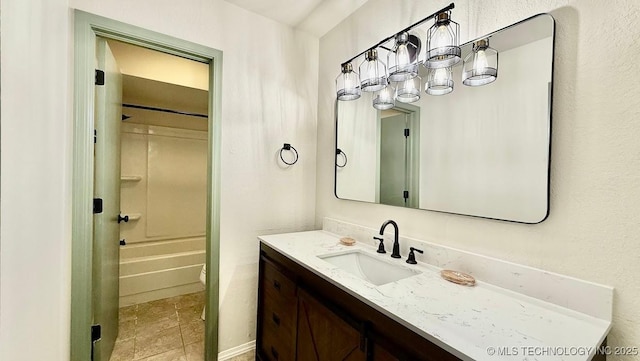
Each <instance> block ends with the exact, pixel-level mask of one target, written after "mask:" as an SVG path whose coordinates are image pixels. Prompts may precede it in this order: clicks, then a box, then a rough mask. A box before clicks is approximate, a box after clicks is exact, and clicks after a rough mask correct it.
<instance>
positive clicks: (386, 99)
mask: <svg viewBox="0 0 640 361" xmlns="http://www.w3.org/2000/svg"><path fill="white" fill-rule="evenodd" d="M395 98H396V89H395V88H394V87H392V86H391V85H387V87H386V88H384V89H382V90H380V91H379V92H378V93H377V94H376V96H375V97H374V98H373V107H374V108H376V109H379V110H386V109H391V108H393V107H394V106H395V105H396V100H395Z"/></svg>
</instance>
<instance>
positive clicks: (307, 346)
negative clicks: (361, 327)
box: [296, 290, 366, 361]
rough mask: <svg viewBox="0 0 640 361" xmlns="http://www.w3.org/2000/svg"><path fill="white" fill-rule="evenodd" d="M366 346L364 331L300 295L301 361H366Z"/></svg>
mask: <svg viewBox="0 0 640 361" xmlns="http://www.w3.org/2000/svg"><path fill="white" fill-rule="evenodd" d="M365 347H366V343H365V340H364V337H363V335H362V334H361V331H358V330H356V329H355V328H353V327H352V326H351V325H350V324H348V323H347V322H345V321H344V320H343V319H342V318H340V317H338V316H337V315H336V314H335V313H333V312H332V311H331V310H330V309H328V308H327V307H325V306H324V305H322V303H320V301H318V300H317V299H315V298H314V297H312V296H311V295H309V294H308V293H306V292H304V291H302V290H301V291H300V292H299V293H298V342H297V353H296V354H297V359H298V360H305V361H324V360H327V361H328V360H344V361H366V354H365Z"/></svg>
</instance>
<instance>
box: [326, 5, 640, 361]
mask: <svg viewBox="0 0 640 361" xmlns="http://www.w3.org/2000/svg"><path fill="white" fill-rule="evenodd" d="M447 4H448V1H446V2H445V1H435V2H424V1H417V0H416V1H404V2H402V3H399V2H397V1H391V0H370V1H368V2H367V3H366V4H365V5H363V6H362V7H361V8H360V9H358V11H357V12H356V13H355V15H354V16H352V17H351V18H349V19H347V20H346V21H344V22H343V23H341V24H340V25H339V26H337V27H336V28H334V29H333V30H332V31H331V32H329V33H327V34H326V35H325V36H324V37H323V38H321V40H320V72H319V74H320V76H319V94H318V96H319V99H318V162H317V165H318V169H317V176H318V180H317V197H316V204H317V207H316V225H317V226H318V227H320V226H321V222H322V218H323V217H325V216H331V217H334V218H338V219H343V220H347V221H350V222H353V223H357V224H363V225H366V226H369V227H372V228H376V227H379V226H380V224H381V223H382V222H383V221H384V220H386V219H394V220H396V221H397V222H398V224H399V226H400V232H401V234H404V235H406V236H412V237H416V238H419V239H427V240H430V241H433V242H436V243H440V244H445V245H448V246H453V247H456V248H462V249H465V250H469V251H472V252H477V253H480V254H483V255H488V256H494V257H497V258H501V259H506V260H509V261H513V262H517V263H521V264H525V265H530V266H533V267H538V268H542V269H546V270H550V271H554V272H559V273H562V274H566V275H570V276H575V277H577V278H581V279H585V280H589V281H594V282H598V283H603V284H606V285H611V286H614V287H615V288H616V291H615V300H614V319H613V329H612V331H611V334H610V336H609V344H610V345H611V346H635V345H637V343H638V342H637V341H638V340H640V327H638V319H640V301H639V300H640V286H638V285H639V283H638V282H637V281H636V280H635V277H636V275H637V274H639V273H640V263H639V262H638V261H637V258H638V254H640V243H639V242H637V234H638V231H639V230H640V212H638V204H640V187H638V179H640V168H638V167H637V166H635V165H636V164H637V163H638V161H639V160H640V143H638V141H637V139H638V136H640V127H638V124H637V119H638V115H640V100H639V99H640V97H638V96H637V95H638V94H639V92H640V73H639V72H637V71H635V70H634V69H635V68H636V67H637V61H635V60H636V59H637V49H639V48H640V3H639V2H637V1H633V0H626V1H617V2H615V4H612V3H607V2H597V1H589V2H585V1H577V0H573V1H569V0H566V1H546V0H536V1H527V2H512V1H508V0H483V1H477V0H469V1H456V8H455V9H454V12H453V16H454V20H457V21H459V22H460V23H461V33H462V40H463V41H467V40H470V39H474V38H476V37H478V36H481V35H482V34H486V33H488V32H491V31H494V30H496V29H499V28H502V27H505V26H508V25H510V24H512V23H514V22H516V21H519V20H522V19H524V18H527V17H529V16H531V15H534V14H537V13H541V12H550V13H551V14H552V15H553V16H554V17H555V19H556V26H557V28H556V57H555V73H554V104H553V110H552V111H553V130H552V132H553V133H552V143H553V145H552V160H551V200H550V201H551V203H550V209H551V211H550V215H549V218H548V219H547V220H546V221H544V222H543V223H541V224H538V225H525V224H518V223H509V222H501V221H493V220H486V219H478V218H471V217H466V216H457V215H449V214H441V213H436V212H429V211H421V210H413V209H403V208H396V207H389V206H384V205H373V204H366V203H360V202H353V201H344V200H338V199H336V198H335V197H334V196H333V194H332V193H333V172H332V171H331V170H332V169H333V159H334V156H333V142H334V125H333V99H335V84H334V79H335V77H336V76H337V74H338V72H339V71H340V63H341V62H342V61H344V60H345V59H348V58H349V57H351V56H352V55H353V54H355V53H357V52H360V51H362V50H363V49H366V48H367V47H368V46H371V45H372V44H375V43H376V42H377V41H378V40H379V39H381V38H383V37H385V36H387V35H388V34H391V33H393V32H394V31H397V30H398V29H401V28H403V27H404V26H406V25H408V24H410V23H412V22H415V21H417V20H419V19H420V18H421V17H423V16H426V15H428V14H429V13H431V12H433V11H435V10H437V9H439V8H441V7H443V6H445V5H447ZM612 6H613V8H612ZM612 11H614V12H615V14H617V16H616V17H615V18H616V20H615V21H612V19H611V18H610V17H607V16H603V14H608V13H611V12H612ZM371 19H385V21H381V22H376V23H375V25H374V24H373V23H372V22H371ZM604 29H606V30H604ZM609 359H610V360H631V359H635V360H638V359H639V358H638V356H635V357H634V356H625V357H617V358H616V357H613V356H611V357H610V358H609Z"/></svg>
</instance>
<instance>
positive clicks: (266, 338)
mask: <svg viewBox="0 0 640 361" xmlns="http://www.w3.org/2000/svg"><path fill="white" fill-rule="evenodd" d="M259 267H260V275H259V283H258V285H259V286H258V318H257V335H256V336H257V337H256V350H257V352H256V359H257V360H260V361H294V360H298V361H449V360H459V359H458V358H457V357H455V356H453V355H451V354H450V353H448V352H446V351H444V350H443V349H441V348H439V347H438V346H436V345H434V344H433V343H431V342H430V341H428V340H427V339H425V338H423V337H422V336H420V335H418V334H416V333H415V332H413V331H411V330H409V329H407V328H406V327H404V326H403V325H401V324H400V323H399V322H397V321H395V320H393V319H391V318H389V317H388V316H386V315H385V314H383V313H382V312H380V311H378V310H377V309H375V308H373V307H371V306H369V305H367V304H366V303H364V302H362V301H360V300H359V299H357V298H356V297H354V296H352V295H351V294H349V293H347V292H346V291H344V290H342V289H340V288H339V287H337V286H335V285H334V284H332V283H331V282H330V281H328V280H326V279H324V278H322V277H320V276H318V275H317V274H315V273H314V272H312V271H310V270H308V269H307V268H305V267H303V266H301V265H300V264H298V263H296V262H294V261H293V260H291V259H289V258H287V257H286V256H284V255H282V254H281V253H279V252H278V251H276V250H274V249H272V248H271V247H269V246H268V245H266V244H264V243H261V244H260V266H259Z"/></svg>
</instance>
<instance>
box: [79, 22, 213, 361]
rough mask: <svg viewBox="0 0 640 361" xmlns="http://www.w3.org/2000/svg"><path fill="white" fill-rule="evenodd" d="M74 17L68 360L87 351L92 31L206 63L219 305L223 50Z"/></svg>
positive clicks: (208, 348)
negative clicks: (207, 65) (207, 66)
mask: <svg viewBox="0 0 640 361" xmlns="http://www.w3.org/2000/svg"><path fill="white" fill-rule="evenodd" d="M74 17H75V23H74V25H75V28H74V82H73V85H74V104H73V111H74V115H73V116H74V120H73V138H72V139H73V145H72V150H73V160H72V189H73V196H72V197H73V198H72V204H71V209H72V236H71V345H70V346H71V347H70V360H72V361H86V360H89V359H90V357H91V335H90V333H91V332H90V331H91V322H92V306H91V290H92V282H93V280H92V263H93V262H92V255H93V245H92V240H93V209H92V204H93V176H94V173H93V172H94V170H93V167H94V161H93V149H94V143H93V137H94V133H93V131H94V96H95V89H94V87H95V85H94V82H95V54H96V37H97V36H101V37H104V38H107V39H114V40H119V41H122V42H125V43H129V44H133V45H138V46H142V47H145V48H149V49H153V50H158V51H161V52H164V53H168V54H172V55H177V56H180V57H183V58H187V59H191V60H195V61H199V62H203V63H207V64H209V114H208V116H209V132H208V152H209V154H208V157H207V159H208V161H207V214H206V252H207V257H206V265H207V275H206V277H207V278H206V279H207V282H206V289H205V293H206V300H207V301H206V308H207V309H208V310H216V311H217V310H218V309H219V308H218V305H219V264H220V257H219V250H220V179H221V176H220V163H221V162H220V155H221V147H220V145H221V134H222V132H221V130H222V111H221V105H222V93H221V90H222V51H220V50H216V49H212V48H209V47H206V46H203V45H199V44H195V43H191V42H189V41H186V40H181V39H178V38H174V37H171V36H168V35H164V34H160V33H156V32H153V31H150V30H146V29H143V28H139V27H137V26H133V25H128V24H125V23H122V22H119V21H115V20H112V19H108V18H105V17H101V16H98V15H94V14H90V13H87V12H84V11H80V10H74ZM205 360H208V361H217V360H218V312H207V318H206V321H205Z"/></svg>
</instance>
